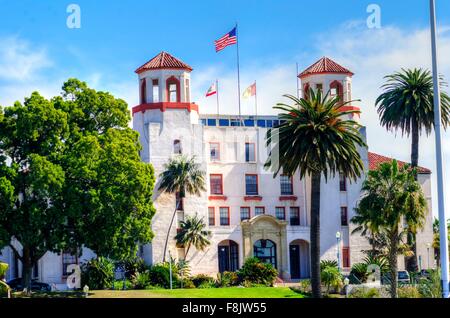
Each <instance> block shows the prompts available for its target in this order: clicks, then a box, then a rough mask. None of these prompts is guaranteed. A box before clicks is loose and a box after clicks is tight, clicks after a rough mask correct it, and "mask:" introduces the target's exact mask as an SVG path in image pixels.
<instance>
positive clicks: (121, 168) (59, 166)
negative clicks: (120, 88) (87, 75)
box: [0, 79, 154, 288]
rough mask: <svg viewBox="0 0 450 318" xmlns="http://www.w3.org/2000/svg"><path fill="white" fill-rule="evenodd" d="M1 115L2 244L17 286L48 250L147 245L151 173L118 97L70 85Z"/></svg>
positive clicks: (121, 253) (116, 253) (116, 250)
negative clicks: (18, 269) (13, 262)
mask: <svg viewBox="0 0 450 318" xmlns="http://www.w3.org/2000/svg"><path fill="white" fill-rule="evenodd" d="M0 119H1V120H0V248H2V247H4V246H10V248H11V249H12V250H13V252H14V254H15V255H16V256H17V257H18V258H19V259H20V261H21V262H22V264H23V273H22V278H23V279H24V286H27V287H28V288H29V287H30V285H31V270H32V268H33V266H34V265H35V264H36V263H37V261H38V260H39V259H40V258H41V257H42V256H43V255H44V254H45V253H46V252H47V251H51V252H56V253H60V252H61V251H70V252H72V253H77V252H79V251H81V248H82V247H88V248H90V249H92V250H93V251H94V252H95V253H97V255H101V256H107V257H111V258H123V257H126V256H129V255H132V254H134V253H135V252H136V251H137V244H138V242H141V243H146V242H149V241H150V240H151V238H152V236H153V234H152V232H151V227H150V225H151V218H152V216H153V214H154V208H153V205H152V201H151V195H152V191H153V185H154V176H153V168H152V167H151V166H150V165H149V164H146V163H143V162H141V160H140V157H139V150H140V145H139V142H138V135H137V133H136V132H134V131H133V130H131V129H130V128H129V127H128V122H129V120H130V114H129V111H128V107H127V104H126V103H125V102H124V101H123V100H120V99H116V98H114V97H113V96H112V95H110V94H109V93H106V92H97V91H95V90H93V89H90V88H88V87H87V85H86V84H85V83H84V82H81V81H79V80H77V79H70V80H68V81H67V82H66V83H64V86H63V93H62V96H59V97H55V98H53V99H51V100H47V99H45V98H44V97H42V96H41V95H39V93H37V92H35V93H33V94H32V95H31V97H29V98H26V99H25V102H24V104H23V105H22V104H21V103H19V102H16V103H15V104H14V106H11V107H6V108H4V110H2V112H1V116H0ZM14 242H18V245H17V244H15V243H14ZM18 246H20V247H18Z"/></svg>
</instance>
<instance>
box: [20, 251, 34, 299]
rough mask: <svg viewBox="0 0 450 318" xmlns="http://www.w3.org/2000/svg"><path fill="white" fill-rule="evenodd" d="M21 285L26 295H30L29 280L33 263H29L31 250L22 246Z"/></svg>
mask: <svg viewBox="0 0 450 318" xmlns="http://www.w3.org/2000/svg"><path fill="white" fill-rule="evenodd" d="M22 255H23V256H22V284H23V287H24V288H26V289H27V293H28V294H30V293H31V279H32V277H31V276H32V270H33V265H34V264H33V263H32V261H31V250H30V248H29V247H27V246H24V247H23V249H22Z"/></svg>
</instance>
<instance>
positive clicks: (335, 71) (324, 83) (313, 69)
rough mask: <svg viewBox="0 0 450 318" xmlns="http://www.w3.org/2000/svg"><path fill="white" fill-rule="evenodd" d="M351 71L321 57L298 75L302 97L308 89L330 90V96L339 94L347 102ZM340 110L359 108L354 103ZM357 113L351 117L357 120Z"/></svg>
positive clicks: (350, 98)
mask: <svg viewBox="0 0 450 318" xmlns="http://www.w3.org/2000/svg"><path fill="white" fill-rule="evenodd" d="M353 75H354V74H353V73H352V72H351V71H350V70H348V69H347V68H345V67H343V66H341V65H339V64H338V63H336V62H335V61H333V60H332V59H330V58H328V57H322V58H321V59H320V60H318V61H317V62H316V63H314V64H313V65H311V66H310V67H308V68H307V69H306V70H304V71H303V72H301V73H300V74H299V75H298V77H299V78H300V80H301V88H302V92H303V97H307V96H308V92H309V90H310V89H313V90H318V89H320V90H322V92H323V93H324V94H326V93H327V92H330V96H332V97H334V96H336V95H337V96H339V100H340V101H342V102H343V103H348V102H349V101H351V100H352V77H353ZM342 110H343V111H345V110H360V108H359V107H357V106H355V105H350V104H347V105H345V106H344V107H342ZM359 117H360V116H358V115H355V116H353V118H352V119H354V120H356V121H359Z"/></svg>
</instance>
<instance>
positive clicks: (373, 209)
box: [351, 160, 427, 298]
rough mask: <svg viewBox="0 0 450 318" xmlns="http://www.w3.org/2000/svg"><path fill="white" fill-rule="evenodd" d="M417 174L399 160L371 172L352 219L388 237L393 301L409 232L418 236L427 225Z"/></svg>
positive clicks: (362, 226)
mask: <svg viewBox="0 0 450 318" xmlns="http://www.w3.org/2000/svg"><path fill="white" fill-rule="evenodd" d="M415 175H416V171H415V168H413V169H410V167H409V166H408V165H405V166H404V167H402V168H399V167H398V164H397V161H395V160H393V161H392V162H391V163H384V164H381V165H380V166H379V168H378V169H377V170H374V171H370V172H369V174H368V176H367V179H366V180H365V181H364V184H363V187H362V191H363V196H362V198H361V200H360V202H359V205H358V208H357V209H356V215H355V216H354V217H353V218H352V220H351V222H352V223H355V224H357V225H358V227H357V228H356V230H358V229H359V230H361V229H363V228H364V225H365V224H370V226H371V230H372V231H373V233H374V234H381V235H384V236H385V238H386V248H387V254H388V262H389V267H390V270H389V274H390V284H391V288H390V293H391V297H392V298H396V297H397V270H398V265H397V256H398V255H399V254H401V253H403V252H404V248H403V245H404V244H403V238H404V236H405V235H406V234H407V232H408V231H411V232H413V233H416V232H417V230H418V229H420V228H422V227H423V224H424V222H425V213H426V211H427V202H426V199H425V196H424V194H423V192H422V188H421V187H420V184H419V183H418V182H417V181H416V180H415ZM404 225H406V226H404Z"/></svg>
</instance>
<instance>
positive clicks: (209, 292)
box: [89, 287, 305, 298]
mask: <svg viewBox="0 0 450 318" xmlns="http://www.w3.org/2000/svg"><path fill="white" fill-rule="evenodd" d="M304 297H305V296H304V295H302V294H299V293H296V292H294V291H293V290H291V289H290V288H286V287H254V288H239V287H230V288H202V289H173V290H169V289H152V290H125V291H120V290H95V291H90V292H89V298H304Z"/></svg>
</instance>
